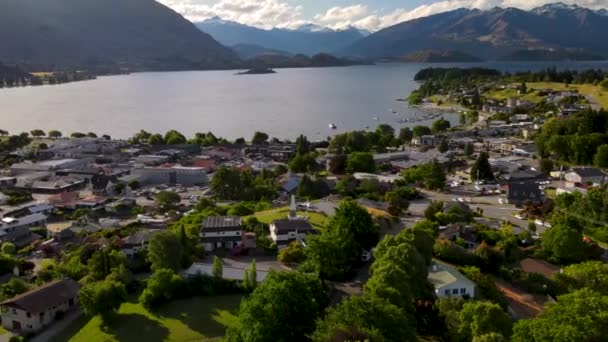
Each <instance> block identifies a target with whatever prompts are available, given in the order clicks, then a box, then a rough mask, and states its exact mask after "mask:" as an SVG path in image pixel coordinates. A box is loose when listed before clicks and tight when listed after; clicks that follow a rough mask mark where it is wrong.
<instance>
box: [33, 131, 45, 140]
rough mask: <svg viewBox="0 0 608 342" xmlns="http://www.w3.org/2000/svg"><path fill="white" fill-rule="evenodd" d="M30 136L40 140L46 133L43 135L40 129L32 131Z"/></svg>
mask: <svg viewBox="0 0 608 342" xmlns="http://www.w3.org/2000/svg"><path fill="white" fill-rule="evenodd" d="M30 134H31V135H32V136H33V137H35V138H40V137H43V136H45V135H46V133H44V131H43V130H41V129H35V130H32V131H31V132H30Z"/></svg>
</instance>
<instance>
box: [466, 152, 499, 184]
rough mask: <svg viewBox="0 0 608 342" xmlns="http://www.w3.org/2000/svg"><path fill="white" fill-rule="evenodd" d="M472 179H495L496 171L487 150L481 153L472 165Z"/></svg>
mask: <svg viewBox="0 0 608 342" xmlns="http://www.w3.org/2000/svg"><path fill="white" fill-rule="evenodd" d="M471 179H474V180H489V181H491V180H494V173H493V172H492V166H491V165H490V160H489V155H488V153H487V152H481V153H479V157H478V158H477V160H476V161H475V163H474V164H473V166H472V167H471Z"/></svg>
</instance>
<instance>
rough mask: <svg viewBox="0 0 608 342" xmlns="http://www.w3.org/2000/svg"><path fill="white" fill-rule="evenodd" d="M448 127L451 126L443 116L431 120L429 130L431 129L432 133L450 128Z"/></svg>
mask: <svg viewBox="0 0 608 342" xmlns="http://www.w3.org/2000/svg"><path fill="white" fill-rule="evenodd" d="M450 127H452V125H451V124H450V122H449V121H448V120H446V119H444V118H441V119H439V120H437V121H435V122H433V126H432V128H431V130H432V131H433V133H442V132H445V131H447V130H448V129H450Z"/></svg>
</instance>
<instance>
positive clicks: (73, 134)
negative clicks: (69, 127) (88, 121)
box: [70, 132, 87, 139]
mask: <svg viewBox="0 0 608 342" xmlns="http://www.w3.org/2000/svg"><path fill="white" fill-rule="evenodd" d="M86 136H87V135H86V134H84V133H81V132H74V133H72V134H70V137H72V138H74V139H82V138H86Z"/></svg>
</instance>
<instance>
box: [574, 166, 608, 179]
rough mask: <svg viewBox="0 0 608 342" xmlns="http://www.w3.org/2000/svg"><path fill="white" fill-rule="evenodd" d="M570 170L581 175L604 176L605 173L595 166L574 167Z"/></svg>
mask: <svg viewBox="0 0 608 342" xmlns="http://www.w3.org/2000/svg"><path fill="white" fill-rule="evenodd" d="M572 172H574V173H576V174H577V175H579V176H581V177H604V176H606V174H605V173H604V172H603V171H602V170H600V169H597V168H595V167H575V168H573V169H572Z"/></svg>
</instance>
